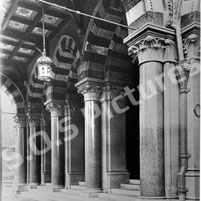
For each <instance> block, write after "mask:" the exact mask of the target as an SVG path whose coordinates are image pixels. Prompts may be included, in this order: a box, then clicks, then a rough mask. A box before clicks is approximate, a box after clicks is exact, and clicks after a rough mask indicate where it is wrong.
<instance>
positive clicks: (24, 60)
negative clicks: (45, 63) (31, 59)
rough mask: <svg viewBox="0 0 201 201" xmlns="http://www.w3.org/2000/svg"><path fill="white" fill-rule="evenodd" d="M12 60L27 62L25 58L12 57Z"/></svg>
mask: <svg viewBox="0 0 201 201" xmlns="http://www.w3.org/2000/svg"><path fill="white" fill-rule="evenodd" d="M13 59H14V60H16V61H20V62H27V60H28V59H27V58H24V57H18V56H14V57H13Z"/></svg>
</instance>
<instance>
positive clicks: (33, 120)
mask: <svg viewBox="0 0 201 201" xmlns="http://www.w3.org/2000/svg"><path fill="white" fill-rule="evenodd" d="M40 118H41V115H40V114H28V115H27V120H28V123H29V126H30V127H36V126H39V125H40Z"/></svg>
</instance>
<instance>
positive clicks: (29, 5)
mask: <svg viewBox="0 0 201 201" xmlns="http://www.w3.org/2000/svg"><path fill="white" fill-rule="evenodd" d="M49 2H52V3H57V4H59V5H61V6H71V1H56V0H55V1H52V0H49ZM64 4H65V5H64ZM43 8H44V13H45V15H44V21H45V34H46V42H47V44H48V42H49V41H50V40H51V39H52V38H53V37H54V36H55V35H56V34H57V33H58V31H59V30H60V29H61V28H62V27H63V26H64V25H65V24H66V23H68V21H69V20H70V19H71V18H72V14H71V13H68V12H66V11H63V10H60V9H58V8H55V7H52V6H48V5H43ZM0 38H1V41H0V59H1V61H2V63H3V64H5V65H6V64H7V65H12V66H15V67H16V68H20V69H18V71H23V72H24V76H26V75H25V71H26V70H25V68H26V67H27V66H28V65H29V64H30V63H31V62H32V61H33V59H34V58H36V56H37V55H38V54H39V51H38V49H40V50H42V4H41V3H39V2H38V1H37V0H10V1H9V2H8V3H7V4H6V13H5V17H4V19H3V22H2V25H1V35H0Z"/></svg>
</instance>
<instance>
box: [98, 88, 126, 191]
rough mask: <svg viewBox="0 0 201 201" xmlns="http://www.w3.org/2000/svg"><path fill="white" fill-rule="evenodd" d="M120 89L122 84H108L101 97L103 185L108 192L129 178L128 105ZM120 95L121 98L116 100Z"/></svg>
mask: <svg viewBox="0 0 201 201" xmlns="http://www.w3.org/2000/svg"><path fill="white" fill-rule="evenodd" d="M120 91H121V87H120V86H113V85H108V86H106V87H104V90H103V93H102V98H101V100H102V139H101V141H102V187H103V190H104V191H106V192H109V191H110V189H112V188H120V184H122V183H128V180H129V173H128V171H127V170H126V142H125V140H126V136H125V135H126V133H125V124H126V120H125V111H124V108H126V107H125V100H124V97H123V96H122V97H121V96H119V95H120V94H121V93H120ZM118 96H119V98H118V99H117V100H116V101H115V98H117V97H118ZM114 101H115V102H114ZM113 103H114V104H113ZM116 107H117V108H116ZM119 108H120V109H121V111H119Z"/></svg>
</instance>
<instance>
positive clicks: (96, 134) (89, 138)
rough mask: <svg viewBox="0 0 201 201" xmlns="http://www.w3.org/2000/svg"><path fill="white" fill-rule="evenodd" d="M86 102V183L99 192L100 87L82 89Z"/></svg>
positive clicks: (89, 86)
mask: <svg viewBox="0 0 201 201" xmlns="http://www.w3.org/2000/svg"><path fill="white" fill-rule="evenodd" d="M80 92H81V93H82V94H83V95H84V103H85V108H84V109H85V112H84V116H85V183H86V187H87V188H88V190H89V191H93V192H99V191H100V190H101V189H102V181H101V105H100V87H99V86H95V85H87V86H85V87H83V88H81V89H80Z"/></svg>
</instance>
